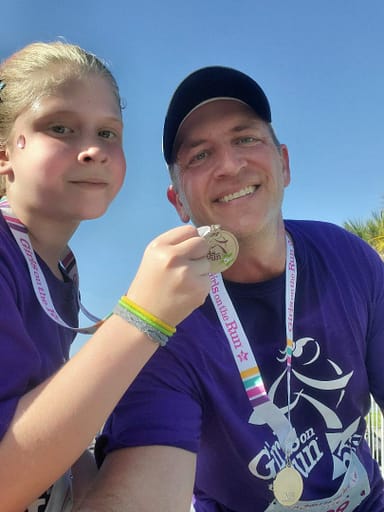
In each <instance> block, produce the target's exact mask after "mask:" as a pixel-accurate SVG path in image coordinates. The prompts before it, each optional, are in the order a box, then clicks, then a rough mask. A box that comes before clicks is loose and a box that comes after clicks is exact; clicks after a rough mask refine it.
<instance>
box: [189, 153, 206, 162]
mask: <svg viewBox="0 0 384 512" xmlns="http://www.w3.org/2000/svg"><path fill="white" fill-rule="evenodd" d="M207 156H208V152H207V151H200V153H197V154H196V155H194V156H193V157H192V158H191V161H190V163H191V164H193V163H198V162H201V161H202V160H204V159H205V158H207Z"/></svg>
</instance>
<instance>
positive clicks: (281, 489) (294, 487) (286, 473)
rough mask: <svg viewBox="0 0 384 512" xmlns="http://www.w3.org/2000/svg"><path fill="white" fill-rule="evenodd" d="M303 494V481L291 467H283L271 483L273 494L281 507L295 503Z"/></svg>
mask: <svg viewBox="0 0 384 512" xmlns="http://www.w3.org/2000/svg"><path fill="white" fill-rule="evenodd" d="M302 493H303V479H302V478H301V475H300V473H299V472H298V471H297V470H296V469H295V468H294V467H292V466H291V465H289V466H285V468H283V469H282V470H281V471H279V472H278V473H277V475H276V478H275V480H274V482H273V494H274V495H275V498H276V499H277V501H278V502H279V503H280V504H281V505H283V506H287V507H289V506H291V505H294V504H295V503H297V502H298V501H299V499H300V497H301V495H302Z"/></svg>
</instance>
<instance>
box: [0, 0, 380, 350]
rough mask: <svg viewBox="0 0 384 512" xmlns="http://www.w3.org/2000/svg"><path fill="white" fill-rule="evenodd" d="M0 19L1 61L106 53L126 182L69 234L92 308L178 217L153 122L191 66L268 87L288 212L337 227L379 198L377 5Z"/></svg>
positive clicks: (117, 8)
mask: <svg viewBox="0 0 384 512" xmlns="http://www.w3.org/2000/svg"><path fill="white" fill-rule="evenodd" d="M1 19H2V27H1V36H0V58H1V59H3V58H5V57H7V56H8V55H9V54H11V53H13V52H14V51H15V50H17V49H19V48H21V47H22V46H24V45H25V44H27V43H30V42H32V41H38V40H44V41H49V40H53V39H57V38H58V37H63V38H65V39H66V40H67V41H69V42H71V43H76V44H79V45H80V46H83V47H84V48H86V49H87V50H89V51H91V52H94V53H96V54H97V55H98V56H99V57H102V58H103V59H105V60H106V61H107V62H108V64H109V67H110V69H111V71H112V72H113V73H114V75H115V77H116V79H117V81H118V83H119V86H120V91H121V95H122V97H123V98H124V100H125V104H126V108H125V111H124V121H125V137H124V147H125V151H126V156H127V162H128V171H127V177H126V182H125V185H124V187H123V189H122V190H121V192H120V194H119V196H118V198H117V199H116V200H115V202H114V204H113V205H112V206H111V207H110V209H109V211H108V213H107V214H106V215H105V216H104V217H103V218H102V219H98V220H95V221H88V222H85V223H83V224H82V225H81V227H80V228H79V230H78V232H77V233H76V234H75V236H74V238H73V239H72V243H71V247H72V249H73V250H74V252H75V254H76V257H77V260H78V264H79V268H80V285H81V291H82V297H83V302H84V304H85V305H86V307H87V308H88V309H90V310H91V311H92V312H93V313H95V314H97V315H99V316H104V315H105V314H107V313H108V312H109V311H110V310H111V308H112V307H113V305H114V304H115V302H116V301H117V299H118V298H119V296H120V295H122V294H123V293H124V292H125V291H126V289H127V288H128V285H129V282H130V281H131V279H132V278H133V276H134V274H135V270H136V268H137V266H138V265H139V262H140V259H141V255H142V252H143V250H144V248H145V246H146V245H147V243H148V242H149V241H150V240H151V239H152V238H153V237H155V236H156V235H158V234H160V233H161V232H162V231H165V230H167V229H170V228H172V227H174V226H176V225H179V224H180V221H179V219H178V217H177V215H176V213H175V212H174V210H173V209H172V207H171V205H170V204H169V203H168V202H167V199H166V196H165V191H166V188H167V185H168V175H167V170H166V167H165V164H164V162H163V159H162V152H161V131H162V124H163V119H164V114H165V111H166V108H167V105H168V102H169V99H170V96H171V94H172V92H173V90H174V89H175V87H176V86H177V84H178V83H179V82H180V81H181V80H182V79H183V78H184V77H185V76H186V75H187V74H189V73H190V72H191V71H193V70H195V69H197V68H199V67H202V66H206V65H212V64H220V65H227V66H232V67H237V68H238V69H240V70H242V71H244V72H246V73H248V74H250V75H252V76H253V77H254V78H255V79H256V80H257V81H258V82H259V83H260V85H261V86H262V87H263V88H264V90H265V92H266V94H267V96H268V97H269V100H270V102H271V106H272V116H273V125H274V128H275V130H276V132H277V135H278V136H279V138H280V140H281V142H284V143H286V144H287V145H288V148H289V151H290V160H291V172H292V182H291V185H290V186H289V188H288V189H287V191H286V197H285V203H284V209H283V213H284V216H285V217H286V218H302V219H320V220H325V221H330V222H334V223H336V224H339V225H341V224H342V223H343V222H344V221H346V220H351V219H352V220H355V219H362V220H364V219H366V218H368V217H369V216H370V214H371V212H372V211H373V210H378V209H380V208H382V207H384V172H383V167H384V165H383V148H384V146H383V120H384V101H383V91H384V61H383V49H384V30H383V27H384V2H382V0H367V1H366V2H361V0H360V1H357V0H321V1H319V0H318V1H315V0H312V1H311V0H268V1H266V0H220V1H219V0H194V1H193V2H187V1H184V0H168V1H167V0H163V1H160V0H141V1H139V2H132V1H131V0H120V1H115V0H110V1H109V2H95V1H92V2H91V1H90V0H77V1H74V0H66V1H59V0H57V1H56V2H55V1H52V0H50V1H48V0H34V1H33V2H32V1H29V0H13V1H12V2H3V5H2V8H1ZM84 323H86V322H83V324H84ZM84 339H85V338H84V336H82V337H81V338H79V340H78V341H76V342H75V346H74V349H75V350H76V349H77V348H78V347H79V346H80V345H81V344H82V343H83V342H84ZM111 343H113V340H111Z"/></svg>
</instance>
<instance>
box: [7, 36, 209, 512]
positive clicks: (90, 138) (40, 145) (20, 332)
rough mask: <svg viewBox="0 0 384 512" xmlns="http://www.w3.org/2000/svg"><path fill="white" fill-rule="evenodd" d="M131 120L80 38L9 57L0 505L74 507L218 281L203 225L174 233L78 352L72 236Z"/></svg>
mask: <svg viewBox="0 0 384 512" xmlns="http://www.w3.org/2000/svg"><path fill="white" fill-rule="evenodd" d="M122 129H123V126H122V115H121V101H120V96H119V91H118V87H117V85H116V82H115V80H114V78H113V76H112V75H111V73H110V72H109V70H108V69H107V68H106V67H105V65H104V64H103V63H102V62H101V61H100V60H99V59H98V58H96V57H95V56H94V55H91V54H89V53H87V52H85V51H84V50H83V49H81V48H79V47H77V46H75V45H70V44H67V43H63V42H53V43H35V44H31V45H29V46H27V47H25V48H23V49H22V50H20V51H19V52H17V53H15V54H14V55H12V56H11V57H10V58H9V59H7V60H6V61H5V62H3V63H2V65H1V66H0V176H1V179H2V185H4V189H3V190H1V191H0V192H1V195H2V196H3V199H2V201H1V203H0V208H1V215H0V297H1V308H0V343H1V358H0V439H1V441H0V460H1V465H0V501H1V510H2V512H20V511H22V510H25V509H27V510H29V511H35V512H37V511H38V512H41V511H43V510H45V511H48V510H54V511H60V510H64V509H66V510H70V508H71V503H72V498H71V495H72V491H71V488H72V487H73V496H74V498H73V499H74V500H76V499H78V498H80V496H81V493H82V492H84V489H85V488H86V485H87V482H88V481H89V479H90V478H91V477H92V472H93V471H94V465H93V461H92V463H91V465H89V464H88V461H87V450H86V448H87V446H88V445H89V444H90V442H91V441H92V439H93V437H94V435H95V434H96V433H97V431H98V430H99V429H100V427H101V426H102V424H103V423H104V421H105V420H106V418H107V416H108V414H109V413H110V412H111V411H112V409H113V407H114V406H115V404H116V403H117V401H118V400H119V399H120V397H121V395H122V394H123V392H124V391H125V389H126V388H127V386H129V384H130V383H131V382H132V380H133V379H134V377H135V376H136V374H137V373H138V371H139V370H140V369H141V367H142V366H143V365H144V364H145V362H146V361H147V360H148V358H149V357H150V356H151V355H152V354H153V353H154V351H155V350H156V349H157V347H158V345H159V344H164V343H166V341H167V339H168V337H169V336H170V335H172V333H173V332H174V326H175V325H177V324H178V323H179V322H180V321H181V320H182V319H184V317H186V316H187V315H188V314H189V313H190V312H191V311H192V310H193V309H194V308H196V307H197V306H198V305H200V304H201V303H202V302H203V301H204V299H205V297H206V295H207V293H208V291H209V278H208V272H209V268H208V267H209V264H208V260H207V258H206V256H207V253H208V244H207V242H206V241H205V240H204V239H203V238H200V237H199V236H197V231H196V229H195V228H193V227H192V226H183V227H179V228H175V229H173V230H171V231H168V232H167V233H164V234H163V235H161V236H159V237H158V238H156V239H155V240H154V241H153V242H152V243H151V244H149V245H148V247H147V249H146V250H145V252H144V256H143V259H142V262H141V265H140V268H139V270H138V272H137V274H136V277H135V279H134V280H133V282H132V284H131V286H130V287H129V289H128V291H127V294H126V296H124V297H122V298H121V300H120V301H119V303H118V305H117V306H116V308H115V309H114V313H113V314H111V315H110V316H109V317H107V318H106V319H105V321H103V322H99V323H98V324H97V325H96V326H95V327H94V328H93V331H95V332H94V334H93V336H92V337H91V338H90V340H89V341H88V342H87V343H86V344H85V345H84V346H83V348H82V349H81V350H80V351H79V352H78V353H77V354H76V355H75V356H74V357H73V358H72V359H71V360H68V359H69V349H70V345H71V342H72V341H73V339H74V336H75V335H76V332H77V331H76V327H77V326H78V309H79V306H81V305H80V303H79V300H78V297H79V293H78V288H77V275H76V264H75V260H74V258H73V255H72V253H71V252H70V251H69V249H68V247H67V243H68V241H69V239H70V238H71V236H72V234H73V233H74V232H75V230H76V229H77V227H78V226H79V224H80V222H81V221H82V220H84V219H93V218H96V217H99V216H101V215H102V214H103V213H104V212H105V211H106V209H107V208H108V206H109V204H110V203H111V201H112V200H113V198H114V197H115V195H116V194H117V192H118V191H119V189H120V187H121V185H122V183H123V179H124V174H125V159H124V154H123V149H122ZM5 194H6V195H5ZM97 327H98V328H97ZM96 328H97V330H96ZM83 452H84V455H83V456H82V453H83ZM76 461H77V462H76ZM71 467H72V472H70V468H71ZM72 475H73V486H72V485H71V480H72V479H71V478H70V476H72ZM42 493H43V494H42ZM39 496H40V498H39Z"/></svg>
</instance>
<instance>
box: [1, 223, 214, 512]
mask: <svg viewBox="0 0 384 512" xmlns="http://www.w3.org/2000/svg"><path fill="white" fill-rule="evenodd" d="M195 234H196V230H195V229H194V228H192V227H191V226H188V227H183V228H176V229H175V230H171V231H170V232H167V233H165V234H164V235H162V236H161V237H159V238H158V239H156V240H155V241H154V242H152V244H150V245H149V246H148V248H147V250H146V253H145V254H144V257H143V261H142V264H141V266H140V269H139V271H138V274H137V275H136V277H135V279H134V281H133V283H132V285H131V287H130V288H129V291H128V295H129V296H130V298H131V299H132V300H134V301H135V302H137V303H138V304H140V305H141V306H142V307H143V308H145V309H147V310H148V311H150V312H151V313H153V314H155V315H156V316H158V317H159V318H161V319H162V320H164V321H165V322H167V323H169V324H172V325H177V324H178V323H179V322H180V321H181V320H182V319H183V318H184V317H185V316H186V315H188V314H189V313H190V312H191V311H192V310H193V309H194V308H195V307H197V306H198V305H199V304H201V303H202V302H203V301H204V299H205V297H206V295H207V293H208V290H209V278H208V271H209V263H208V260H207V259H206V254H207V244H206V242H205V241H204V240H202V239H200V238H199V237H197V236H194V235H195ZM186 291H187V292H186ZM175 305H177V307H175ZM5 332H6V331H5ZM156 349H157V344H155V343H153V341H151V340H149V339H148V337H147V336H146V335H144V334H143V333H141V332H140V331H138V330H137V329H136V328H135V327H133V326H132V325H130V324H129V323H128V322H126V321H125V320H124V319H122V318H120V317H119V316H116V315H112V316H111V317H110V318H109V319H108V320H107V321H106V322H105V323H104V324H103V325H102V326H101V327H100V328H99V329H98V331H97V332H96V333H95V334H94V335H93V336H92V338H91V339H90V340H89V341H88V342H87V343H86V344H85V346H84V347H83V348H82V349H81V350H80V351H79V352H78V353H77V354H76V355H75V356H74V357H73V358H72V359H71V360H70V361H68V363H66V364H65V365H64V366H63V367H62V368H61V369H60V370H59V371H58V372H57V373H55V374H54V375H53V376H52V377H50V378H48V379H47V380H45V381H44V382H42V383H41V384H40V385H38V386H36V387H35V388H34V389H32V390H31V391H29V392H28V393H26V394H25V395H24V396H22V397H20V399H19V401H18V405H17V408H16V411H15V414H14V416H13V418H12V421H11V423H10V424H9V426H8V430H7V432H6V433H5V435H4V437H3V439H2V440H1V442H0V460H1V461H2V464H1V465H0V495H1V506H2V511H4V512H13V511H15V512H19V511H20V510H24V509H25V508H26V507H27V506H28V504H29V503H31V502H32V501H33V500H34V499H36V497H37V496H39V495H40V494H41V493H42V492H43V491H44V490H46V489H47V488H48V487H49V486H50V485H51V484H52V483H53V482H54V481H56V480H57V479H58V478H59V477H60V476H61V475H62V474H63V473H64V472H65V471H66V470H67V469H68V468H69V467H70V466H72V464H74V462H75V461H76V460H77V459H78V458H79V456H80V455H81V453H82V452H83V451H84V449H85V448H86V447H87V446H88V445H89V443H90V442H91V440H92V438H93V437H94V435H95V434H96V433H97V432H98V431H99V430H100V428H101V426H102V425H103V423H104V422H105V420H106V418H107V417H108V415H109V414H110V412H111V411H112V409H113V408H114V406H115V405H116V403H117V402H118V400H119V399H120V397H121V396H122V395H123V393H124V391H125V389H126V388H127V387H128V386H129V385H130V383H131V382H132V381H133V379H134V378H135V376H136V375H137V373H138V372H139V371H140V370H141V368H142V367H143V366H144V364H145V363H146V362H147V360H148V359H149V358H150V357H151V355H153V353H154V352H155V350H156Z"/></svg>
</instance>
